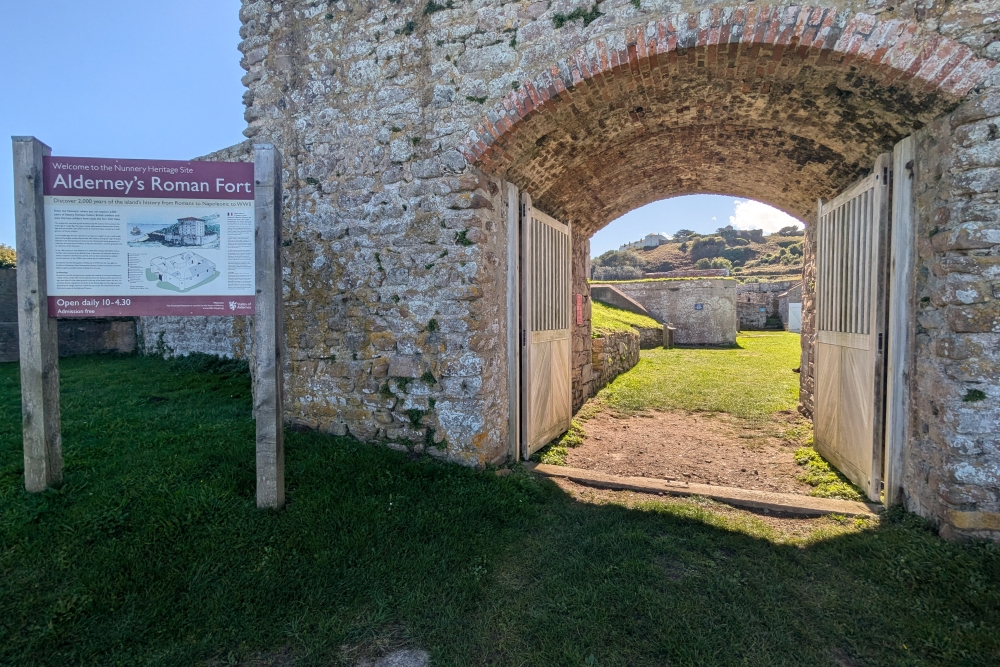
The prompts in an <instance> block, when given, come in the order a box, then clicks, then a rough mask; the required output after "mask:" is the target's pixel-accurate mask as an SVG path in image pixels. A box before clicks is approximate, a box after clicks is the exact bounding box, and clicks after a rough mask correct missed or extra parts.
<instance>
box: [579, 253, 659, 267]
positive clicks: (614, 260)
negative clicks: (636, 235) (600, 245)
mask: <svg viewBox="0 0 1000 667" xmlns="http://www.w3.org/2000/svg"><path fill="white" fill-rule="evenodd" d="M591 264H592V265H593V266H634V267H638V268H643V267H645V265H646V263H645V261H644V260H643V259H642V257H640V256H639V254H638V253H636V252H635V251H634V250H609V251H607V252H606V253H604V254H603V255H600V256H599V257H597V258H596V259H594V260H592V261H591Z"/></svg>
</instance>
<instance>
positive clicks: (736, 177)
mask: <svg viewBox="0 0 1000 667" xmlns="http://www.w3.org/2000/svg"><path fill="white" fill-rule="evenodd" d="M825 12H826V10H823V9H815V11H814V10H812V9H810V10H809V12H808V15H807V14H800V13H799V12H798V9H796V10H794V11H793V12H791V13H790V14H789V16H788V17H787V21H786V19H781V20H780V21H778V23H780V24H781V25H787V30H785V31H781V30H777V31H776V30H771V29H762V30H757V29H751V28H749V27H747V26H746V25H744V24H743V23H742V21H743V19H744V18H745V15H744V14H742V13H740V12H736V13H735V14H733V15H732V16H729V15H727V14H720V15H719V16H718V17H710V19H711V21H714V22H717V23H718V25H715V23H713V24H712V25H713V26H714V27H712V28H711V29H710V30H708V29H706V30H704V31H702V30H694V31H693V32H692V30H693V29H692V28H691V26H693V25H700V23H699V22H700V21H701V20H702V19H701V18H697V17H694V16H687V17H686V18H685V17H680V18H678V20H677V21H674V20H673V19H672V18H671V19H670V20H666V21H661V22H657V23H655V25H654V24H652V23H651V24H649V25H648V26H646V29H645V30H632V29H625V30H623V31H622V30H620V29H619V28H616V27H610V26H609V27H607V28H606V30H605V32H603V33H601V34H596V33H595V34H590V37H588V39H589V40H590V41H587V42H586V43H585V44H584V43H581V44H580V46H579V48H577V49H575V50H573V51H572V52H566V53H562V54H561V55H556V54H555V53H553V58H555V60H553V61H552V62H549V61H547V60H546V61H545V62H534V61H532V63H531V64H530V66H528V69H527V70H525V71H528V72H530V73H531V74H529V75H527V76H525V77H524V78H523V79H522V80H521V81H519V82H518V85H516V86H513V92H510V93H508V94H507V96H506V97H505V99H504V100H502V102H500V103H498V104H497V106H496V107H495V109H494V110H493V111H492V112H490V113H488V114H486V115H484V116H483V117H482V118H481V120H480V123H479V125H478V126H477V127H476V128H475V129H474V130H473V131H472V132H470V135H469V138H468V141H467V142H466V143H465V145H464V153H465V155H466V157H467V159H468V160H469V161H470V163H471V164H473V165H474V166H476V167H478V168H481V169H483V170H485V171H487V172H489V173H491V174H493V175H496V176H499V177H501V178H503V179H504V180H505V181H506V182H507V183H509V184H511V186H512V187H514V188H515V189H517V190H520V191H522V192H526V193H530V195H531V197H532V200H533V202H534V204H535V205H536V206H537V207H538V208H539V209H540V210H543V211H545V212H546V213H548V214H550V215H552V216H553V217H555V218H557V219H559V220H561V221H564V222H565V223H566V224H568V225H569V226H570V228H571V234H572V251H571V255H572V258H571V264H572V294H573V298H574V299H576V298H582V300H583V302H584V303H585V304H587V305H588V306H589V305H590V304H591V300H590V299H589V296H590V285H589V283H588V278H589V272H588V270H587V259H588V257H589V251H588V247H587V245H588V239H590V238H591V237H592V236H593V235H594V234H595V232H597V231H598V230H600V229H602V228H603V227H605V226H607V225H608V224H609V223H610V222H611V221H612V220H615V219H616V218H618V217H620V216H621V215H623V214H624V213H626V212H628V211H630V210H633V209H636V208H639V207H640V206H643V205H645V204H648V203H650V202H651V201H654V200H658V199H661V198H663V197H674V196H680V195H686V194H705V193H709V194H712V193H714V194H728V195H730V196H742V197H752V198H754V199H756V200H759V201H762V202H765V203H767V204H769V205H772V206H774V207H776V208H779V209H781V210H783V211H786V212H788V213H789V214H791V215H793V216H795V217H796V218H798V219H799V220H802V221H804V222H806V223H807V225H806V236H805V242H804V243H803V255H804V257H805V258H806V262H805V264H806V266H809V260H808V258H809V257H811V256H812V255H811V254H812V253H815V250H816V243H817V236H816V229H817V225H816V224H815V223H816V221H817V201H823V202H829V201H832V200H834V199H835V198H836V197H838V196H839V195H840V194H841V193H842V192H844V191H845V190H847V189H848V188H850V187H851V185H852V184H853V183H856V182H858V181H859V180H861V179H864V178H866V177H868V176H869V175H870V174H872V173H873V171H874V170H875V167H876V161H877V160H878V159H879V156H880V155H883V154H884V153H886V152H888V151H892V150H894V148H896V149H898V144H899V142H900V140H901V139H903V138H904V137H906V136H907V135H908V134H910V133H911V132H913V131H914V130H915V129H918V128H920V127H922V126H924V125H926V124H927V123H930V122H932V121H933V120H934V119H936V118H939V117H941V116H943V115H944V114H945V113H947V112H948V111H949V110H950V109H952V108H954V106H955V105H956V104H957V103H958V101H959V100H960V99H961V98H962V97H963V96H964V95H965V94H967V93H968V91H969V90H970V89H971V87H972V86H974V85H975V83H974V82H973V78H974V77H973V75H972V73H966V72H965V70H962V71H958V70H956V71H955V72H953V73H952V75H951V76H949V75H947V74H944V71H943V70H941V69H940V68H939V67H936V66H934V67H932V63H931V61H927V67H921V66H918V65H917V63H918V62H924V59H925V58H931V57H932V56H933V54H934V53H935V51H934V50H933V49H931V50H929V51H926V54H925V52H924V51H921V52H920V53H921V54H920V55H913V54H910V52H909V51H906V53H907V54H908V55H907V58H906V59H905V60H898V59H896V57H895V56H890V55H887V54H891V53H895V51H894V48H895V47H894V46H892V45H887V44H883V43H882V41H881V40H883V39H884V37H885V35H886V34H888V33H887V32H885V30H888V29H889V28H892V29H896V28H897V27H900V26H902V24H899V26H897V25H896V24H895V23H892V24H891V25H890V24H886V26H883V27H884V28H885V30H883V29H882V28H879V29H875V30H872V29H871V26H870V25H867V24H865V25H862V24H860V23H858V24H857V25H854V24H851V25H848V26H846V27H845V28H844V29H843V30H844V31H843V33H842V34H841V33H839V32H838V33H837V35H834V34H833V33H830V34H829V35H826V34H825V33H823V28H822V27H821V24H822V22H823V19H822V17H823V16H826V13H825ZM793 14H794V15H795V16H797V17H798V18H796V19H794V20H793V19H792V18H791V16H792V15H793ZM814 15H815V16H816V17H818V18H817V19H816V20H817V21H819V23H817V24H816V25H815V28H813V27H810V26H812V25H813V24H812V23H809V21H812V20H813V18H812V17H813V16H814ZM831 16H832V14H831ZM807 18H808V20H806V19H807ZM682 19H683V20H682ZM800 19H801V20H800ZM873 20H874V19H873ZM730 22H733V24H732V25H730ZM876 22H877V21H876ZM736 23H739V24H740V25H739V26H737V25H736ZM774 25H775V26H776V25H777V24H774ZM684 26H687V27H686V28H685V27H684ZM900 29H901V28H900ZM800 33H801V34H800ZM821 33H823V34H821ZM588 34H589V33H588ZM809 35H811V36H809ZM726 36H728V37H726ZM727 40H728V41H727ZM800 40H801V41H800ZM869 42H870V43H869ZM900 48H904V50H905V47H900ZM538 55H539V57H541V55H540V54H538ZM911 55H913V57H912V58H911V57H910V56H911ZM547 57H548V56H545V57H543V60H544V59H545V58H547ZM934 57H936V56H934ZM932 60H933V58H932ZM933 62H934V63H937V61H936V60H934V61H933ZM904 65H905V66H904ZM522 66H527V64H526V63H522ZM943 74H944V75H943ZM966 74H968V76H966ZM942 75H943V76H942ZM977 76H978V75H977ZM901 165H902V163H901V164H900V166H901ZM822 280H826V278H822V277H820V276H817V274H816V272H815V271H812V272H811V273H810V271H809V270H807V271H806V272H805V275H803V280H802V303H803V311H802V312H803V322H802V338H801V340H802V346H801V349H802V354H801V371H802V372H801V374H800V379H801V382H800V388H801V395H800V400H801V403H802V407H803V413H804V416H805V417H806V418H809V419H811V418H813V417H814V416H816V415H818V414H820V413H821V410H819V409H817V410H816V411H815V414H814V410H813V406H814V405H816V401H817V400H824V399H822V397H821V396H820V394H819V393H817V382H819V381H820V378H818V377H817V369H819V370H822V369H821V368H820V367H819V365H818V363H817V360H818V356H817V347H816V341H817V328H816V312H817V311H816V307H815V306H816V301H817V298H821V297H820V296H819V295H818V293H817V289H818V288H819V287H818V286H819V285H820V282H821V281H822ZM839 285H840V283H838V286H839ZM838 289H840V287H838ZM585 307H587V306H585ZM901 321H905V318H904V320H901ZM835 333H848V332H835ZM883 333H884V334H886V335H883V336H882V339H881V341H882V345H883V346H885V347H883V350H885V349H886V347H888V346H890V345H891V344H892V340H893V337H892V336H889V335H888V333H889V332H883ZM572 334H573V340H574V342H573V349H572V355H573V368H574V382H573V387H574V397H573V398H574V405H575V406H579V405H582V403H583V399H584V398H585V395H586V394H587V384H588V382H589V381H590V379H591V378H588V377H587V374H586V372H581V373H579V374H578V373H577V371H576V369H577V368H582V367H585V366H586V363H587V357H588V356H590V358H591V359H593V357H594V355H595V351H594V348H593V344H592V343H591V342H590V341H591V340H593V339H592V338H591V331H590V329H589V322H588V323H587V326H584V325H575V326H574V327H573V330H572ZM877 339H878V336H876V337H875V340H877ZM578 343H580V344H578ZM598 354H608V350H607V346H606V345H605V346H604V348H603V349H602V350H601V351H600V352H599V353H598ZM820 356H821V355H820ZM879 363H882V362H879ZM828 370H829V369H828ZM895 372H896V374H897V376H899V377H901V369H899V368H897V369H896V371H895ZM834 375H835V376H836V375H837V373H836V372H834ZM887 377H890V378H891V377H893V374H892V372H891V369H890V372H888V373H887ZM838 378H839V379H837V380H836V381H835V382H834V384H835V385H843V384H844V383H847V382H848V381H849V378H847V377H846V376H844V375H839V376H838ZM827 395H830V394H827ZM870 399H871V400H872V401H878V400H880V399H878V398H877V397H874V396H872V397H870ZM888 403H892V401H891V400H889V401H888ZM790 428H793V427H790ZM873 428H876V427H874V426H873ZM902 430H903V429H901V431H902ZM891 433H892V431H891V430H890V435H891ZM875 446H877V445H875V444H874V443H873V446H872V448H873V449H874V447H875ZM883 459H884V461H886V462H888V463H883V464H882V468H883V474H885V475H888V476H889V477H892V469H893V461H896V460H897V458H896V457H895V454H890V455H887V456H884V457H883ZM872 465H873V466H878V465H879V464H878V463H877V462H875V461H874V460H873V463H872ZM896 470H897V472H898V465H896ZM741 472H742V471H741ZM871 486H872V488H868V489H864V491H865V493H866V494H867V495H869V497H876V498H877V497H879V489H878V486H879V485H878V484H874V483H872V484H871ZM898 488H899V486H898V484H897V485H893V487H892V495H893V496H895V495H897V491H898Z"/></svg>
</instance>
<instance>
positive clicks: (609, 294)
mask: <svg viewBox="0 0 1000 667" xmlns="http://www.w3.org/2000/svg"><path fill="white" fill-rule="evenodd" d="M590 296H591V298H593V299H596V300H597V301H601V302H602V303H606V304H608V305H609V306H614V307H615V308H621V309H622V310H627V311H629V312H630V313H635V314H637V315H645V316H646V317H649V311H647V310H646V309H645V308H644V307H643V305H642V304H641V303H639V302H638V301H636V300H635V299H633V298H632V297H630V296H628V295H627V294H625V293H624V292H621V291H619V290H617V289H615V286H614V285H599V284H595V285H591V287H590Z"/></svg>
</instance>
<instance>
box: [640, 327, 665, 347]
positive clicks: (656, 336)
mask: <svg viewBox="0 0 1000 667" xmlns="http://www.w3.org/2000/svg"><path fill="white" fill-rule="evenodd" d="M633 328H634V329H635V330H636V331H638V332H639V349H640V350H652V349H653V348H657V347H663V327H633Z"/></svg>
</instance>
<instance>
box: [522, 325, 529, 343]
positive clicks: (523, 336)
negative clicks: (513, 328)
mask: <svg viewBox="0 0 1000 667" xmlns="http://www.w3.org/2000/svg"><path fill="white" fill-rule="evenodd" d="M527 344H528V332H527V331H525V330H524V329H521V347H525V346H526V345H527Z"/></svg>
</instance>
